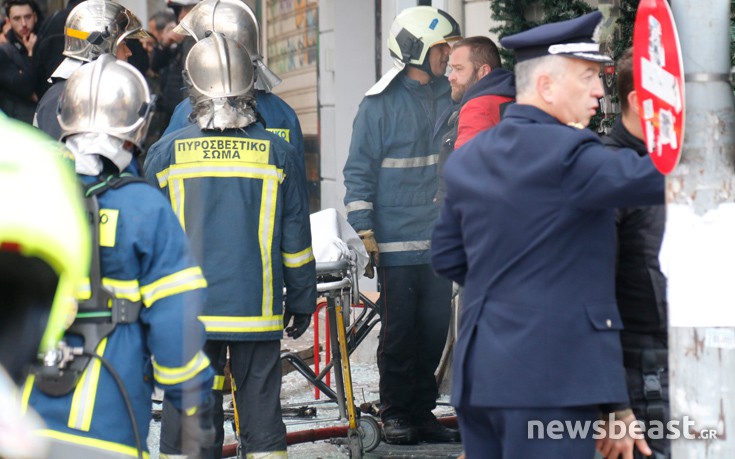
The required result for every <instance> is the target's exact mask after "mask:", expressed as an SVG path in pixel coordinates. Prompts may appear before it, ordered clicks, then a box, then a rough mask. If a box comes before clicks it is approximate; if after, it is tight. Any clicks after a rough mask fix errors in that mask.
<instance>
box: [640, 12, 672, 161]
mask: <svg viewBox="0 0 735 459" xmlns="http://www.w3.org/2000/svg"><path fill="white" fill-rule="evenodd" d="M683 76H684V69H683V67H682V59H681V48H680V47H679V36H678V34H677V32H676V24H675V23H674V18H673V16H672V15H671V9H670V8H669V5H668V3H667V2H666V1H665V0H641V2H640V4H639V5H638V13H637V14H636V18H635V30H634V32H633V84H634V85H635V90H636V93H637V95H638V109H639V117H640V120H641V123H642V125H643V134H644V135H645V138H646V147H647V148H648V153H649V155H650V156H651V160H653V164H654V165H655V166H656V168H657V169H658V170H659V171H661V173H663V174H668V173H670V172H671V171H672V170H673V169H674V167H676V164H677V163H678V162H679V157H680V154H681V145H682V141H683V138H684V79H683Z"/></svg>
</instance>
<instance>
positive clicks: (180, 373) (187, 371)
mask: <svg viewBox="0 0 735 459" xmlns="http://www.w3.org/2000/svg"><path fill="white" fill-rule="evenodd" d="M208 366H209V358H207V356H206V355H205V354H204V352H202V351H199V352H197V354H196V355H195V356H194V357H193V358H192V359H191V360H190V361H189V362H188V363H187V364H186V365H184V366H182V367H164V366H162V365H159V364H158V363H156V361H155V360H154V361H153V377H154V378H155V380H156V381H158V382H159V383H160V384H164V385H174V384H179V383H182V382H186V381H188V380H190V379H191V378H193V377H194V376H196V375H197V374H199V372H201V371H202V370H204V369H206V368H207V367H208Z"/></svg>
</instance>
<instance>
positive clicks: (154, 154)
mask: <svg viewBox="0 0 735 459" xmlns="http://www.w3.org/2000/svg"><path fill="white" fill-rule="evenodd" d="M164 138H165V137H162V138H161V139H159V140H158V141H157V142H156V143H154V144H153V145H151V147H150V148H149V149H148V154H147V155H146V157H145V162H144V163H143V176H144V177H145V179H146V180H147V181H148V183H150V184H151V185H153V186H154V187H155V188H156V189H157V190H161V191H163V192H164V193H165V192H166V190H165V188H166V187H161V185H160V183H159V181H158V175H157V174H158V173H159V172H161V171H163V170H164V169H166V168H167V167H169V166H170V160H169V154H168V151H167V150H168V149H167V148H166V147H167V146H168V142H165V141H164Z"/></svg>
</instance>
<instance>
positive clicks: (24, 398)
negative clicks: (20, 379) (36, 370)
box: [20, 374, 36, 414]
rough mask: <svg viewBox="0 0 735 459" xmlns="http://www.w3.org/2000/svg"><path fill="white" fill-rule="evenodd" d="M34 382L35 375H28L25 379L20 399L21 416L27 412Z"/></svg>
mask: <svg viewBox="0 0 735 459" xmlns="http://www.w3.org/2000/svg"><path fill="white" fill-rule="evenodd" d="M35 382H36V375H34V374H30V375H28V377H27V378H26V382H25V384H23V393H22V394H21V397H20V410H21V413H23V414H25V413H26V411H28V401H29V400H30V399H31V392H33V384H35Z"/></svg>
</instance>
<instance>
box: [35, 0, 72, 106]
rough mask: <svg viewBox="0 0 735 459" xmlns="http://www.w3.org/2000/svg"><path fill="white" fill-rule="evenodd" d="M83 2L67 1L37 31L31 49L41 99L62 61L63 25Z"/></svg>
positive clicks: (36, 88) (36, 87) (36, 89)
mask: <svg viewBox="0 0 735 459" xmlns="http://www.w3.org/2000/svg"><path fill="white" fill-rule="evenodd" d="M82 1H84V0H69V2H68V3H67V5H66V8H64V9H61V10H58V11H56V12H55V13H53V14H52V15H51V16H50V17H49V18H48V19H46V20H45V21H43V24H41V27H39V29H38V38H37V40H36V45H35V46H34V47H33V55H34V56H36V57H35V59H33V67H34V73H35V75H36V81H35V84H34V87H35V91H36V94H37V95H38V98H39V99H41V98H42V97H43V95H44V94H45V93H46V91H48V89H49V88H50V87H51V84H52V81H50V80H51V74H53V73H54V71H55V70H56V69H57V68H58V67H59V65H61V62H63V60H64V54H63V52H64V42H65V39H64V24H66V18H67V17H69V13H70V12H71V10H73V9H74V8H75V7H76V6H77V5H78V4H80V3H82Z"/></svg>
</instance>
